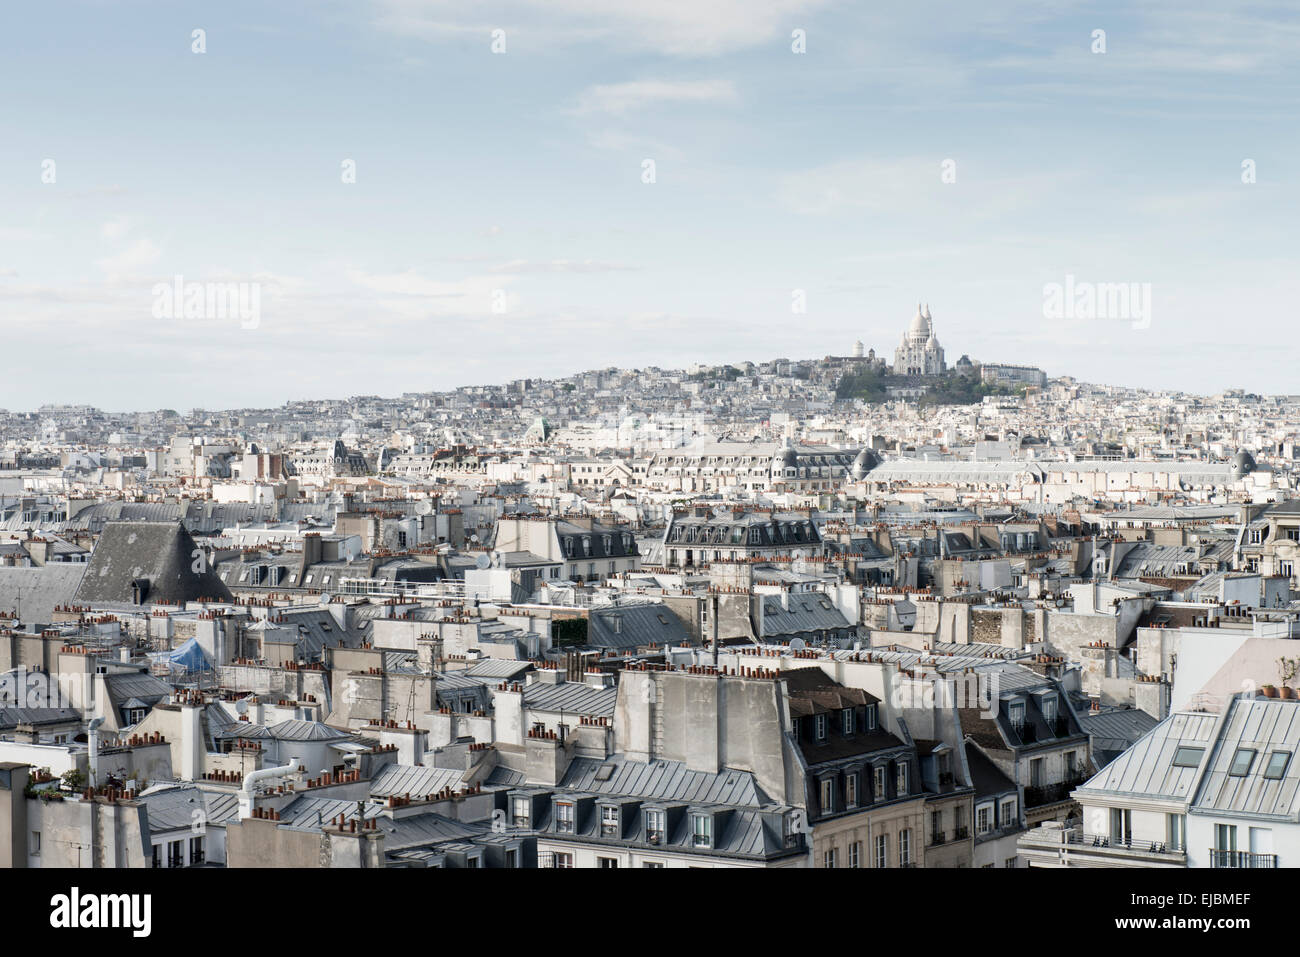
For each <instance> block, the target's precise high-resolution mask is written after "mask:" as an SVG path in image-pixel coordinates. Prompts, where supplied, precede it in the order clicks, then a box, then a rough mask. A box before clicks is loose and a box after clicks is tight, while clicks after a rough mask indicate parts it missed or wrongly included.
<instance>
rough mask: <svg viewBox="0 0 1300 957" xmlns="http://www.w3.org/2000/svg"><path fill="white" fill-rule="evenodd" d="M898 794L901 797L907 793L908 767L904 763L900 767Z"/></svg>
mask: <svg viewBox="0 0 1300 957" xmlns="http://www.w3.org/2000/svg"><path fill="white" fill-rule="evenodd" d="M898 793H899V796H902V795H904V794H906V793H907V765H906V764H904V763H902V762H899V765H898Z"/></svg>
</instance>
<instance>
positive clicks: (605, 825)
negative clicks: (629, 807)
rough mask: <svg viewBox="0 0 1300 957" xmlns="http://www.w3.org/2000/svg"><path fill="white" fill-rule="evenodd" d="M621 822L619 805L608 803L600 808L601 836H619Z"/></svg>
mask: <svg viewBox="0 0 1300 957" xmlns="http://www.w3.org/2000/svg"><path fill="white" fill-rule="evenodd" d="M619 823H620V822H619V817H618V808H617V807H615V806H614V805H609V804H607V805H605V806H604V807H602V808H601V809H600V836H601V837H619V836H620V834H619V832H620V830H621V828H620V827H619Z"/></svg>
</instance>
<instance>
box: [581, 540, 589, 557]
mask: <svg viewBox="0 0 1300 957" xmlns="http://www.w3.org/2000/svg"><path fill="white" fill-rule="evenodd" d="M582 554H583V555H586V556H588V557H590V555H591V536H590V535H583V536H582Z"/></svg>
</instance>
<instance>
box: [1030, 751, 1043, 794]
mask: <svg viewBox="0 0 1300 957" xmlns="http://www.w3.org/2000/svg"><path fill="white" fill-rule="evenodd" d="M1029 786H1030V787H1035V788H1041V787H1042V786H1043V759H1042V758H1034V759H1033V760H1032V761H1030V762H1029Z"/></svg>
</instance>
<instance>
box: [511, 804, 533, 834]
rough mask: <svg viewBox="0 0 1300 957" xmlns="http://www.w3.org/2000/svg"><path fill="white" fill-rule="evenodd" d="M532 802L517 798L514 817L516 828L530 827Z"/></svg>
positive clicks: (513, 821)
mask: <svg viewBox="0 0 1300 957" xmlns="http://www.w3.org/2000/svg"><path fill="white" fill-rule="evenodd" d="M532 803H533V802H532V801H531V800H529V799H528V798H526V797H517V798H515V801H514V816H513V817H512V819H511V820H512V823H513V824H514V826H515V827H529V826H530V824H529V822H530V821H531V820H532V816H533V815H532Z"/></svg>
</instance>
